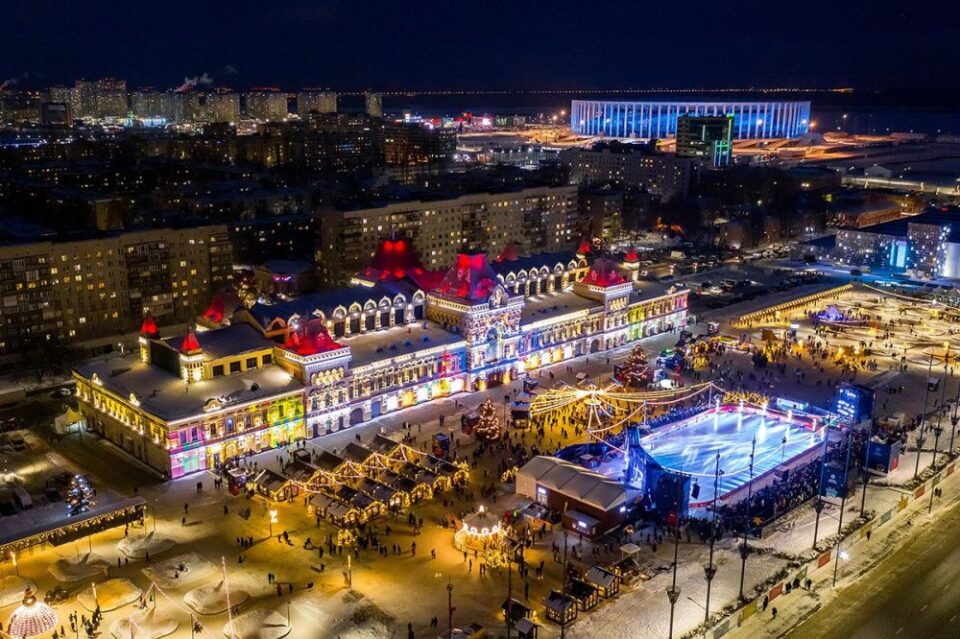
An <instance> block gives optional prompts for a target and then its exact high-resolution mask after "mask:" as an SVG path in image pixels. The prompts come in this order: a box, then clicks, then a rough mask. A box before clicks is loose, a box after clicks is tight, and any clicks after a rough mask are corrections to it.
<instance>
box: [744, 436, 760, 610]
mask: <svg viewBox="0 0 960 639" xmlns="http://www.w3.org/2000/svg"><path fill="white" fill-rule="evenodd" d="M756 452H757V438H756V437H754V438H753V441H752V442H750V481H749V482H748V483H747V511H746V513H745V514H744V522H743V543H742V544H740V601H745V598H744V596H743V581H744V578H745V577H746V574H747V557H748V556H749V555H750V546H749V545H748V544H747V532H748V531H749V530H750V498H751V497H752V496H753V456H754V454H755V453H756Z"/></svg>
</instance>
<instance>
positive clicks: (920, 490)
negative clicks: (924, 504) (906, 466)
mask: <svg viewBox="0 0 960 639" xmlns="http://www.w3.org/2000/svg"><path fill="white" fill-rule="evenodd" d="M925 492H927V485H926V484H922V485H920V486H917V489H916V490H914V491H913V498H914V499H920V498H921V497H923V493H925Z"/></svg>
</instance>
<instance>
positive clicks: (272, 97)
mask: <svg viewBox="0 0 960 639" xmlns="http://www.w3.org/2000/svg"><path fill="white" fill-rule="evenodd" d="M246 116H247V117H248V118H250V119H252V120H265V121H267V120H272V121H279V120H284V119H286V117H287V94H286V93H282V92H281V91H280V90H279V89H273V88H265V89H253V90H251V91H250V92H249V93H247V110H246Z"/></svg>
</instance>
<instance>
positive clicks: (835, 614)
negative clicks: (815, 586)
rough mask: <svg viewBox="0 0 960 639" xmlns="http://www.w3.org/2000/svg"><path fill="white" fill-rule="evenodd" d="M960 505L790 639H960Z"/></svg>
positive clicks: (812, 618) (887, 558) (827, 607)
mask: <svg viewBox="0 0 960 639" xmlns="http://www.w3.org/2000/svg"><path fill="white" fill-rule="evenodd" d="M958 527H960V503H958V504H957V505H955V506H953V508H951V509H950V510H949V511H947V512H945V513H943V515H942V516H940V517H938V518H937V519H936V521H934V522H932V524H931V525H930V526H929V527H928V528H926V529H925V530H923V531H921V532H919V533H918V534H916V535H915V536H914V537H912V538H911V539H909V540H908V541H907V542H906V543H905V544H904V545H903V546H902V547H901V548H900V549H899V550H897V551H896V552H894V553H892V554H890V555H888V556H887V557H886V558H885V559H884V560H883V561H881V562H880V563H879V564H877V566H875V567H874V568H873V570H871V571H870V573H869V574H867V575H864V576H863V577H861V578H860V579H859V580H857V581H856V582H854V583H853V584H852V585H849V586H847V587H845V588H844V589H843V590H842V591H841V592H840V593H838V595H837V597H836V598H835V599H833V600H832V601H831V602H830V603H828V604H827V605H826V606H824V607H823V608H821V609H820V610H819V611H817V612H816V613H815V614H813V615H812V616H811V617H810V618H809V619H808V620H807V621H806V622H805V623H803V624H801V625H800V626H799V627H797V628H796V629H795V630H793V632H791V633H790V634H789V635H786V637H787V639H808V638H809V637H817V639H886V638H888V637H889V638H891V639H894V638H895V639H941V638H942V639H947V638H948V637H949V638H951V639H955V638H956V637H960V583H958V580H957V576H958V572H960V535H957V534H956V531H957V529H958Z"/></svg>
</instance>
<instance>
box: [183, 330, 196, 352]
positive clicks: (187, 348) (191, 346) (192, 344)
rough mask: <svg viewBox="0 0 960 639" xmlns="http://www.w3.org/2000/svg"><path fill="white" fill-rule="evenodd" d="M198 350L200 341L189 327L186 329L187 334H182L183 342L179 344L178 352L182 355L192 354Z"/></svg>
mask: <svg viewBox="0 0 960 639" xmlns="http://www.w3.org/2000/svg"><path fill="white" fill-rule="evenodd" d="M200 350H201V349H200V341H199V340H198V339H197V334H196V333H194V332H193V329H192V328H191V329H190V330H189V331H187V334H186V335H184V336H183V343H182V344H180V352H181V353H183V354H184V355H192V354H194V353H197V352H199V351H200Z"/></svg>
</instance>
